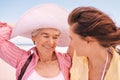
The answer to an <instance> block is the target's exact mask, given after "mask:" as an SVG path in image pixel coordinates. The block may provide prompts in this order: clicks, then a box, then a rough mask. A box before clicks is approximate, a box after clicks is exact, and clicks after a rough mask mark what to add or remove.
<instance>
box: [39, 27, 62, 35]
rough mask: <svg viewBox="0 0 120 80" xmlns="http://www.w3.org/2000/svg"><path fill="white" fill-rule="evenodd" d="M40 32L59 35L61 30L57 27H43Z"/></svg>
mask: <svg viewBox="0 0 120 80" xmlns="http://www.w3.org/2000/svg"><path fill="white" fill-rule="evenodd" d="M39 34H46V35H50V34H52V35H59V34H60V31H59V30H57V29H53V28H42V29H39Z"/></svg>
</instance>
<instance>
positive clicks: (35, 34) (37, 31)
mask: <svg viewBox="0 0 120 80" xmlns="http://www.w3.org/2000/svg"><path fill="white" fill-rule="evenodd" d="M39 31H40V29H36V30H33V31H32V33H31V36H32V37H35V36H37V34H38V33H39Z"/></svg>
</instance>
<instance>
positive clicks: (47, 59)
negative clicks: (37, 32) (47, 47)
mask: <svg viewBox="0 0 120 80" xmlns="http://www.w3.org/2000/svg"><path fill="white" fill-rule="evenodd" d="M54 60H56V55H55V52H53V53H49V54H46V53H40V54H39V61H40V62H50V61H54Z"/></svg>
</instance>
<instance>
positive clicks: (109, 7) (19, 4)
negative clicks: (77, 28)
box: [0, 0, 120, 26]
mask: <svg viewBox="0 0 120 80" xmlns="http://www.w3.org/2000/svg"><path fill="white" fill-rule="evenodd" d="M43 3H56V4H58V5H60V6H63V7H64V8H66V9H67V10H68V11H71V10H73V9H74V8H75V7H78V6H93V7H96V8H98V9H100V10H102V11H104V12H105V13H107V14H108V15H109V16H110V17H111V18H113V19H114V21H115V22H116V24H117V25H119V26H120V8H119V7H120V6H119V5H120V0H0V21H6V22H16V21H17V20H18V19H19V17H20V16H21V15H22V14H23V13H24V12H25V11H26V10H28V9H29V8H31V7H33V6H36V5H39V4H43Z"/></svg>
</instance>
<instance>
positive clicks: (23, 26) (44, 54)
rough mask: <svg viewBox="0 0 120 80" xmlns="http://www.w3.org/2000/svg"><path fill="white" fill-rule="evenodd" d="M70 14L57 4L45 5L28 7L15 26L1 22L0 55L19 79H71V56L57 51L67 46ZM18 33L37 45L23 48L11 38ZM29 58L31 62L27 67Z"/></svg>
mask: <svg viewBox="0 0 120 80" xmlns="http://www.w3.org/2000/svg"><path fill="white" fill-rule="evenodd" d="M67 15H68V12H67V11H66V10H64V9H63V8H61V7H59V6H57V5H55V4H43V5H40V6H36V7H33V8H31V9H30V10H28V11H27V12H26V13H25V14H24V15H23V16H22V17H21V18H20V19H19V21H18V22H17V23H16V25H15V27H14V29H12V28H11V27H10V26H9V25H7V24H6V23H2V22H1V23H0V57H1V58H2V59H3V60H4V61H6V62H7V63H8V64H10V65H11V66H13V67H14V68H16V79H17V80H69V69H70V63H71V59H70V57H69V56H68V55H67V54H62V53H60V52H57V51H56V50H55V48H56V46H62V47H63V46H67V45H68V42H69V37H68V33H67V32H68V24H67ZM11 32H12V34H11ZM10 35H11V36H10ZM15 36H23V37H28V38H31V39H32V41H33V42H34V44H35V47H33V48H31V49H30V50H28V51H25V50H23V49H20V48H19V47H17V46H16V45H14V44H13V43H11V42H10V41H8V40H9V39H10V37H11V38H13V37H15ZM31 54H32V56H30V55H31ZM29 56H30V57H29ZM28 58H31V61H29V62H30V63H29V64H27V65H28V66H27V69H25V70H24V69H23V66H24V65H25V64H26V61H27V59H28Z"/></svg>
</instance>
